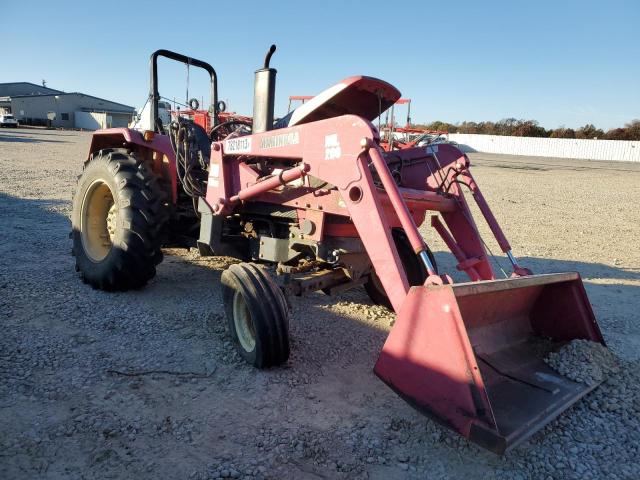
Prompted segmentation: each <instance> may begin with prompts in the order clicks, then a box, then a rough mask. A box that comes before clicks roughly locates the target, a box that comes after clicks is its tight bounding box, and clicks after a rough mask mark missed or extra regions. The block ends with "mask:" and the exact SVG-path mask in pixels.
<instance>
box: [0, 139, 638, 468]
mask: <svg viewBox="0 0 640 480" xmlns="http://www.w3.org/2000/svg"><path fill="white" fill-rule="evenodd" d="M89 140H90V134H88V133H80V132H61V131H60V132H58V131H46V130H26V129H17V130H15V131H14V130H10V131H1V132H0V172H1V173H0V197H1V199H0V200H1V203H0V321H1V322H2V326H3V334H2V335H1V336H0V382H1V383H0V478H3V479H5V478H6V479H23V478H25V479H26V478H39V479H40V478H74V479H75V478H78V479H79V478H90V479H98V478H139V479H147V478H148V479H158V478H171V479H178V478H195V479H212V478H220V477H222V478H251V479H260V478H277V479H300V478H309V479H315V478H349V479H351V478H378V479H400V478H436V479H440V478H442V479H445V478H451V479H458V478H463V477H464V478H469V479H473V478H483V479H484V478H501V479H502V478H505V479H539V478H542V479H545V478H551V479H556V478H557V479H560V478H562V479H564V478H576V479H578V478H580V479H599V478H612V479H638V478H640V461H639V460H638V459H639V458H640V452H639V451H638V450H639V445H640V424H639V421H638V418H639V416H640V396H639V395H638V393H639V390H640V369H639V368H638V367H639V366H640V365H639V363H640V326H639V324H638V322H637V312H638V311H639V310H640V300H639V299H640V295H639V294H638V293H639V290H638V289H639V288H640V249H638V248H637V236H638V233H639V229H638V225H640V210H639V209H638V208H636V206H637V205H638V204H639V203H640V187H638V185H640V165H637V166H636V165H630V164H618V163H596V162H576V161H567V160H557V159H541V158H535V159H533V158H529V159H526V158H524V159H523V158H519V157H505V156H495V155H483V154H472V162H473V163H474V164H476V167H475V168H474V169H473V172H474V174H475V176H476V178H477V180H478V182H479V184H480V185H481V186H482V187H484V193H485V195H486V197H487V199H488V200H489V202H490V204H491V205H492V207H493V208H494V212H495V214H496V216H497V217H498V219H499V220H500V221H501V223H502V224H503V227H504V229H505V231H506V232H507V235H508V236H509V238H510V239H511V241H512V244H513V245H514V252H515V253H516V254H517V255H519V256H520V258H521V260H522V263H523V264H524V265H526V266H529V267H530V268H532V269H533V270H534V271H536V272H551V271H566V270H578V271H580V272H582V274H583V277H584V278H585V284H586V288H587V291H588V293H589V296H590V299H591V301H592V303H593V307H594V310H595V312H596V316H597V317H598V320H599V323H600V326H601V328H602V331H603V334H604V336H605V339H606V340H607V343H608V345H609V347H610V348H611V350H612V352H613V354H614V355H612V356H609V355H608V354H604V355H602V352H600V351H599V350H598V349H593V348H592V347H591V346H589V345H586V346H585V345H582V344H580V343H577V344H572V345H571V346H569V347H567V348H565V349H563V350H561V351H560V352H559V353H558V354H557V356H556V357H553V356H552V357H550V358H549V362H550V364H551V365H552V366H554V368H558V369H563V368H564V369H565V373H567V374H568V375H574V374H575V373H576V372H580V371H582V370H583V371H584V373H583V375H582V376H580V375H574V377H573V378H575V379H577V380H579V381H585V382H589V381H590V379H592V378H594V377H597V376H598V375H599V376H601V377H603V378H605V383H604V384H603V385H602V386H600V387H599V388H597V389H596V390H595V391H594V392H592V393H591V394H589V395H588V396H587V397H586V398H585V399H583V400H582V401H580V402H579V403H578V404H576V405H575V406H574V407H573V408H572V409H571V410H569V411H568V412H566V413H565V414H564V415H562V416H561V417H560V418H559V419H558V420H557V421H554V422H552V423H551V424H550V425H549V426H547V427H545V428H544V429H543V430H542V431H541V432H540V433H538V434H536V435H535V436H533V437H532V438H531V440H529V441H528V442H526V443H525V444H523V445H522V446H520V447H518V448H517V449H515V450H513V451H511V452H509V453H508V454H507V455H505V456H504V457H497V456H495V455H493V454H491V453H488V452H485V451H483V450H480V449H479V448H477V447H475V446H473V445H470V444H468V443H467V442H466V441H465V440H464V439H461V438H459V437H457V436H456V435H454V434H452V433H450V432H449V431H447V430H445V429H443V428H441V427H439V426H437V425H436V424H435V423H433V422H432V421H430V420H428V419H426V418H424V417H422V416H421V415H419V414H418V413H416V412H415V411H414V410H412V409H411V408H410V407H409V406H408V405H407V404H405V403H404V402H403V401H402V400H400V399H399V398H398V397H397V396H396V395H395V394H393V393H392V392H391V391H390V390H389V389H388V388H387V387H386V386H384V385H383V384H382V383H381V382H380V381H379V380H377V378H376V377H375V376H374V375H373V373H372V366H373V363H374V361H375V358H376V353H377V352H378V351H379V349H380V347H381V345H382V343H383V342H384V339H385V336H386V334H387V332H388V330H389V329H390V328H391V327H390V324H391V323H392V322H393V320H394V316H393V315H391V314H390V313H389V312H387V311H386V310H384V309H382V308H380V307H375V306H373V305H371V304H370V302H369V301H368V299H367V297H366V295H365V294H364V292H363V291H361V290H354V291H351V292H347V293H345V294H342V295H341V296H339V297H337V298H329V297H326V296H324V295H321V294H317V295H313V296H310V297H308V298H305V299H293V301H292V318H291V335H292V355H291V359H290V361H289V362H288V364H287V365H285V366H283V367H281V368H277V369H273V370H270V371H257V370H255V369H253V368H251V367H249V366H247V365H245V364H244V363H243V362H242V361H241V360H240V359H239V357H238V355H237V354H236V353H235V351H234V348H233V346H232V345H231V344H230V342H229V339H228V337H227V335H226V332H225V327H224V324H223V320H222V307H221V295H220V288H219V286H218V285H219V283H218V282H219V277H220V273H221V271H222V270H223V269H224V268H225V266H226V265H228V261H227V260H226V259H224V258H213V259H202V258H198V256H197V255H196V254H195V253H194V252H186V251H184V250H175V251H167V252H165V253H166V256H165V261H164V262H163V263H162V264H161V265H160V267H159V269H158V276H157V277H156V278H155V279H154V280H153V281H152V282H151V283H150V285H149V286H148V287H147V288H145V289H144V290H141V291H139V292H127V293H119V294H110V293H104V292H99V291H94V290H92V289H91V288H90V287H88V286H86V285H84V284H83V283H82V282H81V281H80V280H79V279H78V277H77V275H76V273H75V272H74V269H73V260H72V257H71V255H70V241H69V239H68V238H67V233H68V231H69V221H68V215H69V211H70V198H71V194H72V191H73V186H74V182H75V178H76V175H77V174H78V173H79V171H80V168H81V164H82V161H83V158H84V156H85V155H86V151H87V148H88V144H89ZM481 228H482V231H483V232H486V229H484V228H483V227H481ZM486 238H488V237H486ZM427 239H428V240H430V243H431V244H432V246H433V247H434V250H435V251H436V257H437V259H438V261H439V263H440V264H441V265H443V266H446V265H450V264H451V261H450V258H449V257H448V256H447V255H446V254H445V253H443V251H442V245H441V244H440V243H438V242H436V241H431V240H432V239H433V235H432V233H431V232H427ZM490 246H491V247H492V249H494V251H497V248H496V247H495V246H494V244H493V243H490ZM503 263H506V262H504V261H503ZM448 270H449V271H450V272H452V273H454V269H452V268H448ZM585 347H586V348H585ZM585 352H586V353H585ZM585 355H586V356H587V357H588V358H589V359H590V360H591V363H590V364H589V365H591V366H588V367H584V365H583V363H577V360H578V359H579V358H586V357H585Z"/></svg>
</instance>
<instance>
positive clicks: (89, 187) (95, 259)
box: [71, 149, 169, 290]
mask: <svg viewBox="0 0 640 480" xmlns="http://www.w3.org/2000/svg"><path fill="white" fill-rule="evenodd" d="M168 217H169V206H168V204H167V195H166V193H165V192H164V190H163V189H162V188H161V187H160V184H159V181H158V177H157V176H156V175H155V173H154V172H153V171H152V170H151V169H150V168H149V167H148V166H147V165H146V164H145V162H143V161H141V160H139V159H138V158H136V156H135V155H134V154H132V153H128V152H127V151H126V150H124V149H105V150H100V151H99V152H98V153H96V154H95V155H93V156H92V158H91V159H90V160H89V161H88V162H87V163H86V164H85V168H84V171H83V173H82V175H81V176H80V177H79V179H78V188H77V190H76V193H75V195H74V198H73V212H72V216H71V222H72V227H73V230H72V232H71V237H72V239H73V254H74V256H75V257H76V270H78V271H79V272H80V274H81V275H82V278H83V280H84V281H85V282H86V283H88V284H90V285H91V286H92V287H94V288H99V289H101V290H129V289H135V288H140V287H142V286H144V285H145V284H146V283H147V282H148V281H149V280H150V279H151V278H153V277H154V276H155V274H156V268H155V267H156V265H157V264H159V263H160V262H161V261H162V251H161V250H160V244H161V237H162V229H163V226H164V225H165V223H166V221H167V219H168Z"/></svg>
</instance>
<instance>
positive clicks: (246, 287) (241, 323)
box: [222, 263, 289, 368]
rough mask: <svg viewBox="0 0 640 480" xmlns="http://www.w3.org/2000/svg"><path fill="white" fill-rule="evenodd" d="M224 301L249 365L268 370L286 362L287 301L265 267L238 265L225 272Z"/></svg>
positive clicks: (248, 264) (287, 351) (232, 334)
mask: <svg viewBox="0 0 640 480" xmlns="http://www.w3.org/2000/svg"><path fill="white" fill-rule="evenodd" d="M222 298H223V300H224V306H225V312H226V316H227V325H228V328H229V332H230V333H231V337H232V338H233V340H234V342H235V343H236V347H237V349H238V353H240V356H241V357H242V358H244V360H246V361H247V363H249V364H251V365H253V366H255V367H257V368H268V367H273V366H276V365H280V364H282V363H284V362H286V361H287V359H288V358H289V319H288V312H287V302H286V300H285V298H284V294H283V293H282V291H281V290H280V288H279V287H278V285H276V283H275V282H274V281H273V280H272V279H271V278H270V276H269V275H268V273H267V272H266V271H265V270H264V269H263V268H262V267H260V266H258V265H255V264H253V263H238V264H235V265H231V266H230V267H229V268H227V269H226V270H225V271H224V272H223V273H222Z"/></svg>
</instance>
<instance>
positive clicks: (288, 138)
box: [260, 132, 300, 148]
mask: <svg viewBox="0 0 640 480" xmlns="http://www.w3.org/2000/svg"><path fill="white" fill-rule="evenodd" d="M299 143H300V133H298V132H291V133H283V134H281V135H274V136H272V137H263V138H261V139H260V148H278V147H284V146H286V145H298V144H299Z"/></svg>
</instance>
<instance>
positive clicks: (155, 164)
mask: <svg viewBox="0 0 640 480" xmlns="http://www.w3.org/2000/svg"><path fill="white" fill-rule="evenodd" d="M104 148H127V149H130V150H133V151H135V152H136V153H137V154H138V155H139V156H140V157H141V158H143V159H145V161H148V162H149V163H150V165H151V166H152V168H153V171H154V172H156V174H158V175H160V176H161V177H162V178H163V179H164V180H165V182H167V183H168V184H169V185H170V188H171V199H172V201H173V203H174V204H175V203H176V200H177V198H178V185H177V181H178V178H177V173H176V158H175V155H174V154H173V150H172V149H171V143H170V142H169V137H167V136H166V135H159V134H155V135H154V136H153V138H152V139H151V140H150V141H146V140H145V139H144V137H143V136H142V133H140V132H139V131H137V130H133V129H131V128H106V129H103V130H96V131H95V132H94V133H93V136H92V137H91V145H90V146H89V155H88V156H87V159H89V158H91V155H93V154H94V153H96V152H98V151H99V150H102V149H104Z"/></svg>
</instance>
